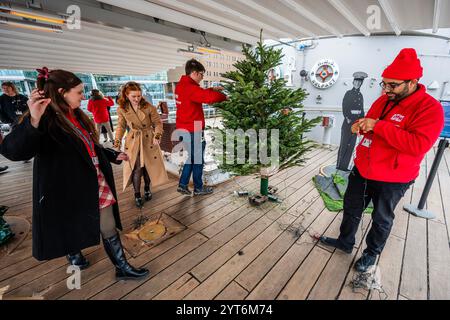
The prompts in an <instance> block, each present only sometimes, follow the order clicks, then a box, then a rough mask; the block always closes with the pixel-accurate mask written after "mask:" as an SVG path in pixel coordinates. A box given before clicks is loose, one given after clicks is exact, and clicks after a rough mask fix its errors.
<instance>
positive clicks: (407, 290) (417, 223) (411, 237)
mask: <svg viewBox="0 0 450 320" xmlns="http://www.w3.org/2000/svg"><path fill="white" fill-rule="evenodd" d="M426 176H427V171H426V161H423V162H422V165H421V170H420V175H419V177H418V178H417V179H416V182H415V183H414V188H413V191H412V200H411V201H412V203H413V204H415V205H418V203H419V199H420V196H421V195H422V192H423V188H424V186H425V181H426ZM427 263H428V261H427V221H426V220H425V219H422V218H418V217H415V216H413V215H411V214H410V215H409V223H408V232H407V236H406V245H405V253H404V259H403V267H402V273H401V279H400V292H399V293H400V294H401V295H403V296H405V297H407V298H408V299H414V300H425V299H427V298H428V269H427Z"/></svg>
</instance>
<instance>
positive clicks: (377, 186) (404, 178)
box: [320, 48, 444, 272]
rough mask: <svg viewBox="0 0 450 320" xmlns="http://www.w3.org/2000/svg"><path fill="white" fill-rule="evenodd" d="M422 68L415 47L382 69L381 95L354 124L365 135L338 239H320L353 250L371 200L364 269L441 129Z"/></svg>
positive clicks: (378, 251) (358, 263)
mask: <svg viewBox="0 0 450 320" xmlns="http://www.w3.org/2000/svg"><path fill="white" fill-rule="evenodd" d="M422 75H423V68H422V66H421V63H420V60H419V59H418V58H417V53H416V51H415V50H414V49H411V48H407V49H403V50H401V52H400V53H399V55H398V56H397V57H396V59H395V60H394V62H393V63H392V64H391V65H390V66H388V67H387V68H386V69H385V70H384V72H383V75H382V77H383V81H382V82H381V83H380V85H381V87H382V88H383V90H384V93H385V94H384V95H382V96H381V97H380V98H379V99H377V100H376V101H375V102H374V103H373V105H372V107H371V108H370V110H369V112H368V113H367V115H366V117H365V118H363V119H359V120H358V121H356V122H355V123H354V124H353V126H352V132H353V133H354V134H361V135H363V137H362V140H361V143H360V144H359V145H358V147H357V149H356V158H355V167H354V169H353V171H352V172H351V173H350V176H349V184H348V188H347V191H346V193H345V196H344V216H343V219H342V223H341V227H340V235H339V238H337V239H334V238H328V237H321V238H320V241H321V242H322V243H324V244H326V245H329V246H332V247H336V248H338V249H340V250H342V251H344V252H346V253H351V252H352V249H353V246H354V244H355V234H356V232H357V230H358V226H359V224H360V222H361V216H362V213H363V211H364V210H365V209H366V208H367V206H368V205H369V202H370V201H372V202H373V205H374V211H373V213H372V227H371V229H370V230H369V233H368V234H367V238H366V244H367V248H366V249H365V250H364V252H363V254H362V256H361V258H360V259H359V260H358V261H356V263H355V269H356V270H357V271H359V272H366V271H367V270H368V269H369V268H370V267H371V266H373V265H374V264H375V261H376V257H377V255H379V254H381V252H382V250H383V248H384V246H385V244H386V241H387V239H388V237H389V234H390V231H391V228H392V225H393V223H394V210H395V207H396V206H397V204H398V202H399V201H400V199H401V198H402V197H403V196H404V194H405V192H406V191H407V190H408V188H409V187H410V185H411V184H413V183H414V180H415V179H416V178H417V176H418V175H419V170H420V163H421V162H422V160H423V158H424V157H425V155H426V153H427V152H428V151H429V150H430V149H431V148H432V147H433V145H434V143H435V142H436V140H437V139H438V137H439V135H440V133H441V132H442V129H443V127H444V112H443V108H442V105H441V104H440V103H439V102H438V101H437V100H435V99H434V98H433V97H431V96H430V95H428V94H427V93H426V90H425V87H424V86H423V85H422V84H420V83H419V79H420V78H421V77H422Z"/></svg>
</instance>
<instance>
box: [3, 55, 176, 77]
mask: <svg viewBox="0 0 450 320" xmlns="http://www.w3.org/2000/svg"><path fill="white" fill-rule="evenodd" d="M2 64H4V63H2ZM5 65H6V64H5ZM6 66H9V67H7V68H8V69H11V68H14V69H23V70H35V69H36V68H40V67H42V63H41V62H40V61H28V60H27V61H23V60H21V59H11V60H10V61H8V64H7V65H6ZM47 66H48V67H49V69H64V70H68V71H72V72H75V70H76V72H81V73H94V74H96V73H98V72H100V70H101V72H105V71H109V72H110V73H108V74H114V73H116V72H119V71H120V72H123V73H122V74H124V75H133V74H136V73H139V74H144V75H149V74H152V73H154V72H156V70H160V71H163V70H167V69H165V68H161V69H145V68H140V69H134V68H110V67H106V66H99V65H92V66H88V65H85V64H81V65H80V64H76V63H72V64H69V65H68V64H61V63H52V64H48V65H47Z"/></svg>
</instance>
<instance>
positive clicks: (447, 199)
mask: <svg viewBox="0 0 450 320" xmlns="http://www.w3.org/2000/svg"><path fill="white" fill-rule="evenodd" d="M336 153H337V152H336V150H330V149H318V150H315V151H313V152H312V153H311V154H310V155H309V160H308V161H307V163H306V164H305V166H303V167H297V168H292V169H290V170H287V171H286V172H283V173H281V174H279V175H278V176H276V177H274V178H272V179H271V184H272V185H276V186H278V187H279V189H280V191H279V194H280V196H281V197H282V198H284V202H283V203H282V204H278V205H277V204H274V203H268V204H265V205H264V206H263V207H261V208H254V207H250V206H249V205H248V202H247V201H246V199H242V198H236V197H234V196H233V195H232V192H233V191H234V190H236V189H238V188H240V187H239V185H240V186H241V187H242V188H245V189H249V190H257V189H258V181H257V180H255V179H254V178H250V177H240V178H237V179H236V180H235V182H228V183H225V184H223V185H221V186H220V187H218V188H217V190H216V192H215V193H214V194H213V195H211V196H206V197H194V198H189V197H185V196H181V195H179V194H178V193H177V192H176V185H177V181H176V180H175V179H173V180H172V181H171V182H170V183H168V184H167V185H164V186H162V187H160V188H157V189H156V190H154V197H153V200H152V201H151V202H149V203H147V204H146V207H145V208H144V213H145V214H147V215H153V214H158V213H160V212H161V211H164V212H165V213H166V214H167V215H170V216H171V217H172V218H174V219H175V220H177V221H178V222H180V223H181V224H183V225H184V226H186V228H185V229H184V230H183V231H181V232H179V233H178V234H176V235H175V236H173V237H172V238H170V239H168V240H166V241H164V242H162V243H160V244H159V245H157V246H155V247H145V248H144V249H143V250H142V251H141V252H140V254H139V255H138V256H137V257H136V258H130V262H131V263H132V264H134V265H138V266H141V265H145V266H146V267H148V268H149V269H150V272H151V276H150V278H148V279H146V280H143V281H137V282H133V281H120V282H117V281H116V280H115V278H114V270H113V267H112V265H111V263H110V262H109V260H108V259H107V258H106V255H105V253H104V251H103V248H102V247H101V246H99V247H94V248H89V249H87V250H85V252H84V253H85V255H86V256H87V258H88V259H89V260H90V262H91V266H90V267H89V268H88V269H87V270H85V271H83V272H82V279H81V280H82V285H81V289H80V290H69V289H68V288H67V285H66V281H67V278H68V277H69V274H67V273H66V272H67V262H66V260H65V258H60V259H55V260H52V261H47V262H38V261H36V260H35V259H34V258H32V257H31V234H29V235H28V237H27V238H26V240H25V241H24V242H23V243H22V244H21V245H20V247H18V248H17V249H16V250H15V251H14V252H13V253H12V254H11V255H9V256H5V257H3V258H1V260H0V288H3V287H6V286H8V285H9V286H10V287H9V291H8V292H7V293H6V294H5V296H4V298H8V297H10V298H11V297H24V296H31V295H32V294H33V293H34V294H37V293H41V294H43V296H44V297H45V299H222V300H228V299H233V300H243V299H380V295H379V294H378V292H376V291H373V292H368V291H364V290H361V289H359V290H358V292H354V291H353V290H352V289H351V288H350V286H349V283H350V281H351V280H352V279H353V276H354V272H353V269H352V264H353V263H354V261H355V259H357V258H358V257H359V256H360V254H361V251H362V249H363V247H364V246H365V242H363V240H364V236H365V234H366V232H367V230H368V227H369V226H370V216H368V215H366V216H365V218H364V224H363V226H362V228H361V229H360V231H359V232H358V235H357V246H356V247H355V250H354V251H353V253H352V254H351V255H346V254H343V253H340V252H334V251H330V250H329V249H328V248H325V247H322V246H320V245H317V244H316V243H315V241H314V240H313V239H312V238H311V236H310V235H312V234H315V233H317V234H325V235H327V236H337V235H338V231H339V224H340V222H341V219H342V214H341V213H332V212H329V211H327V210H326V209H325V208H324V205H323V202H322V200H321V198H320V197H319V194H318V192H317V191H316V189H315V188H314V186H313V184H312V182H311V179H312V177H313V176H314V175H316V174H317V173H318V171H319V168H320V167H321V166H322V165H324V164H331V163H334V162H335V161H336ZM433 158H434V151H432V152H430V153H429V154H428V156H427V159H426V161H424V162H423V167H422V171H421V175H420V177H419V178H418V179H417V181H416V184H415V185H414V186H413V187H412V188H411V189H410V190H409V191H408V192H407V194H406V196H405V197H404V199H403V200H402V202H401V203H400V204H399V206H398V208H397V212H396V220H395V226H394V229H393V230H392V233H391V236H390V238H389V240H388V243H387V245H386V248H385V250H384V252H383V254H382V255H381V257H380V259H379V262H378V265H379V267H380V271H381V283H382V285H383V288H384V290H385V292H386V294H387V298H388V299H450V248H449V236H450V233H449V231H450V228H449V223H450V174H449V168H450V153H449V150H447V152H446V154H445V158H444V159H443V162H442V163H441V166H440V168H439V172H438V176H437V178H436V180H435V183H434V185H433V188H432V190H431V193H430V196H429V199H428V203H427V206H428V208H429V209H431V210H433V211H434V212H435V213H436V214H437V218H436V219H434V220H431V221H427V220H424V219H420V218H416V217H414V216H411V215H408V214H407V213H405V212H404V211H403V210H402V206H403V204H404V203H405V202H410V201H412V202H413V203H415V204H417V203H418V201H419V198H420V195H421V192H422V190H423V187H424V184H425V179H426V174H427V169H429V168H430V167H431V163H432V161H433ZM5 164H7V165H9V166H10V169H9V171H8V172H7V173H5V174H1V175H0V204H1V205H7V206H9V207H10V210H9V211H8V212H7V215H9V216H22V217H25V218H27V219H29V220H31V179H32V178H31V174H32V163H28V164H26V163H22V162H17V163H11V162H9V161H7V160H5V159H4V158H0V165H5ZM115 175H116V182H117V185H119V186H120V185H121V183H122V182H121V181H122V177H121V168H120V167H116V168H115ZM238 184H239V185H238ZM119 198H120V199H119V200H120V207H121V215H122V220H123V222H124V225H125V227H126V229H127V230H130V229H131V225H132V221H133V220H134V219H135V218H136V217H137V215H138V210H137V209H136V208H135V207H134V203H133V196H132V191H131V190H130V189H129V190H127V192H125V193H119ZM381 298H383V297H382V296H381Z"/></svg>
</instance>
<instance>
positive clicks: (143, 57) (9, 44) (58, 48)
mask: <svg viewBox="0 0 450 320" xmlns="http://www.w3.org/2000/svg"><path fill="white" fill-rule="evenodd" d="M0 46H4V48H9V49H14V50H17V52H34V50H37V51H38V52H39V51H40V52H48V53H52V52H60V53H61V54H62V55H64V56H70V55H77V56H89V57H92V58H95V57H97V58H98V57H99V56H101V57H105V58H109V59H114V60H115V61H116V62H119V61H127V60H135V61H151V62H157V63H174V64H176V63H180V64H182V63H184V62H185V61H186V59H185V58H183V57H180V59H173V58H170V57H166V58H164V57H163V56H162V55H161V56H154V55H149V54H148V52H130V54H123V53H120V52H116V51H115V50H110V51H109V52H105V53H104V54H102V55H100V54H99V51H98V50H91V49H86V48H80V47H71V46H66V45H61V44H53V45H52V46H51V47H49V46H48V45H46V44H45V43H42V42H39V41H29V40H21V39H5V38H3V37H1V38H0ZM1 52H2V50H0V53H1Z"/></svg>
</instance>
